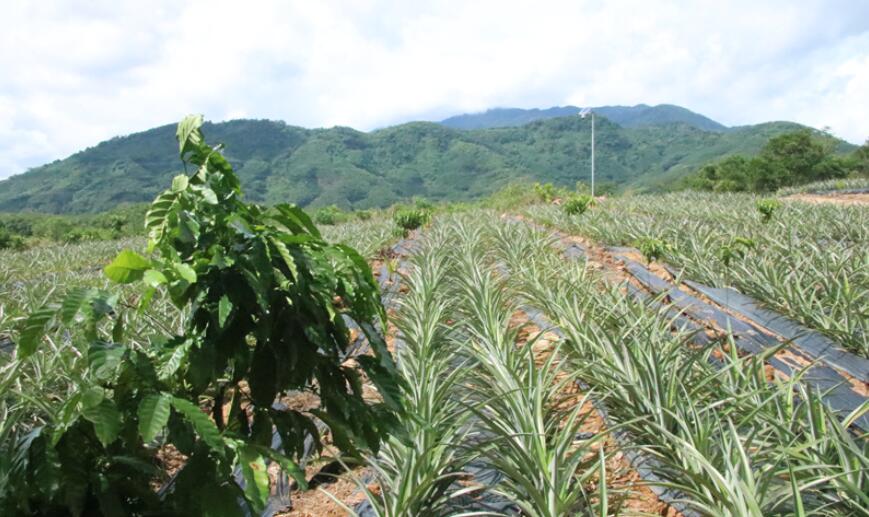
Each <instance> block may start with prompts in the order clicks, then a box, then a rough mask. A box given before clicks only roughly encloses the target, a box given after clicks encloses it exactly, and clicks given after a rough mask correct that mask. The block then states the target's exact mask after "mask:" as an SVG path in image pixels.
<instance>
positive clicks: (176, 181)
mask: <svg viewBox="0 0 869 517" xmlns="http://www.w3.org/2000/svg"><path fill="white" fill-rule="evenodd" d="M189 183H190V180H189V179H188V178H187V176H186V175H184V174H179V175H178V176H175V177H174V178H172V191H173V192H181V191H182V190H184V189H186V188H187V185H188V184H189Z"/></svg>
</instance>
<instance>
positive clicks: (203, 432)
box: [172, 397, 223, 454]
mask: <svg viewBox="0 0 869 517" xmlns="http://www.w3.org/2000/svg"><path fill="white" fill-rule="evenodd" d="M172 406H173V407H174V408H175V410H176V411H178V412H179V413H181V414H182V415H184V418H185V419H187V421H188V422H190V425H192V426H193V429H194V430H195V431H196V434H198V435H199V437H200V438H201V439H202V441H204V442H205V443H207V444H208V446H209V447H211V448H212V449H214V450H215V451H216V452H218V453H219V454H223V440H222V438H221V436H220V430H218V429H217V426H216V425H215V424H214V422H212V421H211V419H210V418H209V417H208V415H206V414H205V413H203V412H202V410H201V409H199V407H198V406H197V405H196V404H194V403H192V402H190V401H189V400H185V399H182V398H178V397H173V398H172Z"/></svg>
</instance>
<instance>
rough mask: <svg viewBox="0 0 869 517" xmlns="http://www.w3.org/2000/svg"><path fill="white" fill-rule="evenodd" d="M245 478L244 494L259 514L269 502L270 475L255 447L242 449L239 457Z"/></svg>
mask: <svg viewBox="0 0 869 517" xmlns="http://www.w3.org/2000/svg"><path fill="white" fill-rule="evenodd" d="M238 461H239V464H240V465H241V473H242V476H243V477H244V494H245V497H246V499H247V501H248V502H249V503H250V504H251V506H252V507H253V510H254V512H255V513H257V514H259V513H260V512H262V510H263V508H265V506H266V504H267V503H268V500H269V474H268V471H267V470H266V462H265V460H264V459H263V457H262V454H260V453H259V452H257V450H256V448H254V447H242V448H241V449H240V450H239V457H238Z"/></svg>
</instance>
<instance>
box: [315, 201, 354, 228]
mask: <svg viewBox="0 0 869 517" xmlns="http://www.w3.org/2000/svg"><path fill="white" fill-rule="evenodd" d="M346 220H347V215H346V214H345V213H344V212H342V211H341V209H340V208H338V207H337V206H335V205H329V206H323V207H320V208H318V209H317V210H315V211H314V222H315V223H317V224H322V225H327V226H329V225H333V224H338V223H343V222H344V221H346Z"/></svg>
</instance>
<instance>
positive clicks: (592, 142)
mask: <svg viewBox="0 0 869 517" xmlns="http://www.w3.org/2000/svg"><path fill="white" fill-rule="evenodd" d="M591 197H592V198H594V112H593V111H592V112H591Z"/></svg>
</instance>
